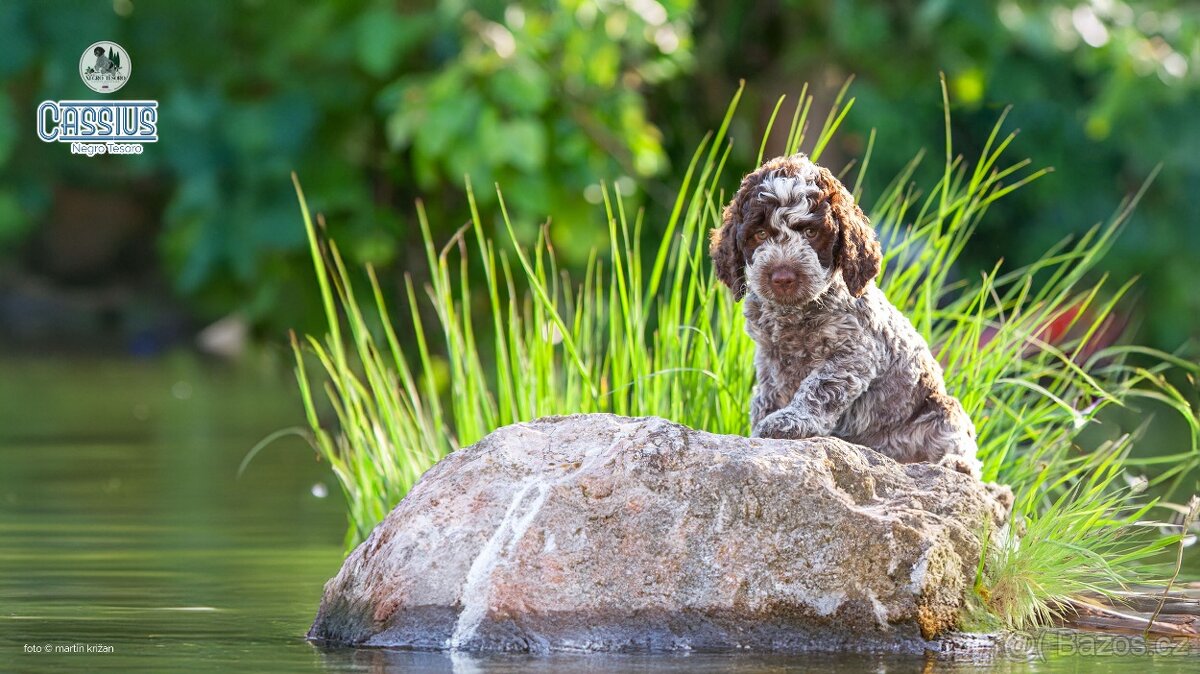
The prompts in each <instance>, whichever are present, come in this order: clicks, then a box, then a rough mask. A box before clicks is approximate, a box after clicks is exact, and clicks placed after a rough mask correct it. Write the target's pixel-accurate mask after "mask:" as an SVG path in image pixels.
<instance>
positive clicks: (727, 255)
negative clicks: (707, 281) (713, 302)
mask: <svg viewBox="0 0 1200 674" xmlns="http://www.w3.org/2000/svg"><path fill="white" fill-rule="evenodd" d="M737 204H738V200H737V199H734V200H733V201H732V202H730V204H729V205H728V206H726V207H725V212H724V213H723V214H722V216H721V219H722V223H721V226H720V227H718V228H717V229H714V230H713V231H712V235H711V240H710V244H709V246H708V254H709V255H711V256H712V260H713V269H714V270H715V271H716V272H717V278H718V279H720V281H721V283H724V284H725V285H727V286H729V289H730V290H731V291H733V299H735V300H740V299H742V297H743V296H745V294H746V258H745V256H743V255H742V247H741V246H740V245H738V240H737V239H738V227H739V226H740V223H739V222H738V215H739V214H738V209H737V208H736V206H737Z"/></svg>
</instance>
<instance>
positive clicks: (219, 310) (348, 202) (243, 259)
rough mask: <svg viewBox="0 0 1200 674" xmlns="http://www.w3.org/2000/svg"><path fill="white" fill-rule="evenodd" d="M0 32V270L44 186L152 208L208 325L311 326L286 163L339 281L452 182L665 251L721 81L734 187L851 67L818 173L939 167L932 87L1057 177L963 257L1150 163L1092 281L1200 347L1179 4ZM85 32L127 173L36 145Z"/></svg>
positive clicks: (219, 23) (111, 18)
mask: <svg viewBox="0 0 1200 674" xmlns="http://www.w3.org/2000/svg"><path fill="white" fill-rule="evenodd" d="M0 31H3V34H4V35H6V36H8V40H9V43H8V45H7V48H6V50H5V51H6V55H7V58H5V59H3V60H0V80H2V81H3V82H4V90H3V93H4V95H2V96H0V176H2V177H3V180H0V247H7V248H8V252H7V253H5V252H3V250H2V249H0V260H4V259H7V260H8V261H10V262H12V261H14V260H15V261H16V262H18V263H21V262H23V261H24V258H25V257H28V252H27V251H28V246H23V245H22V244H23V243H27V242H28V241H30V240H33V239H36V238H37V236H38V232H39V229H41V227H39V226H44V225H46V223H48V222H49V221H51V220H53V219H54V218H56V217H60V216H59V215H58V213H59V210H60V209H58V208H57V207H56V204H57V203H58V202H59V201H61V200H62V199H63V196H62V188H63V187H64V186H69V187H71V188H73V189H82V190H84V191H85V193H87V191H88V190H91V191H93V192H97V193H100V192H103V193H108V194H113V193H118V194H127V195H137V196H136V197H134V196H130V197H129V198H131V199H134V198H136V199H137V200H139V202H140V203H142V204H143V205H147V204H148V205H149V206H147V207H152V208H153V210H154V213H153V215H154V222H155V229H154V237H155V246H154V248H153V250H156V251H157V256H158V263H157V264H158V265H159V266H160V271H159V273H161V274H162V275H163V276H165V277H166V278H168V279H169V280H170V282H171V285H172V290H173V292H174V293H175V294H176V295H177V296H178V297H180V298H182V299H183V300H184V301H186V302H187V303H188V304H189V306H190V307H191V310H192V311H193V313H195V314H196V315H197V316H199V317H201V318H203V319H206V320H207V319H211V318H215V317H217V316H220V315H223V314H226V313H229V312H231V311H235V310H236V311H240V312H242V313H244V314H245V315H247V316H248V317H249V318H250V319H251V320H252V321H254V322H255V323H256V324H258V325H260V326H264V327H266V328H267V329H268V330H269V331H270V332H271V334H278V331H279V330H281V329H283V328H285V327H293V326H294V327H302V328H304V327H311V326H313V325H314V324H315V322H316V321H317V320H319V312H318V311H317V310H316V307H317V304H316V303H315V299H316V296H315V294H314V293H313V289H312V288H311V283H312V280H311V278H310V276H311V273H310V272H311V270H310V269H308V268H307V267H306V259H305V258H306V255H305V251H304V247H303V246H304V231H303V228H302V227H301V226H300V221H299V218H298V215H297V209H296V204H295V199H294V196H293V194H292V192H291V184H290V180H289V173H290V172H291V171H292V170H295V171H297V173H298V174H299V176H300V179H301V181H302V183H303V184H304V187H305V189H306V192H307V193H308V194H309V195H310V199H311V203H312V206H313V208H314V210H316V211H318V212H321V213H324V214H325V215H326V218H327V221H328V223H329V229H330V233H331V234H332V235H333V237H334V238H335V239H337V240H338V241H339V242H340V245H341V249H342V251H343V253H344V254H345V255H346V256H347V257H348V258H349V259H348V262H350V263H351V266H358V265H360V264H361V263H372V264H375V265H377V266H378V267H380V268H381V272H382V274H383V276H384V279H385V283H386V282H387V281H386V279H387V278H389V277H390V278H393V279H398V278H399V277H400V276H401V275H402V274H403V273H405V272H406V271H407V270H408V269H410V268H420V265H419V264H416V262H417V261H418V258H419V247H418V246H416V245H415V244H416V242H417V241H419V234H418V229H417V227H416V224H415V214H414V209H413V201H414V200H415V199H417V198H424V201H425V205H426V208H427V210H428V211H429V213H430V218H431V221H432V223H433V226H434V227H435V233H434V234H435V239H437V240H440V241H445V240H447V239H448V238H449V237H450V236H451V234H452V233H453V232H454V231H455V230H457V229H458V228H459V227H460V226H461V225H462V223H463V222H465V221H466V219H467V217H468V209H467V204H466V199H465V196H464V190H463V183H464V177H465V176H469V177H470V180H471V181H473V183H474V184H475V185H476V186H478V187H480V189H478V190H476V194H477V196H478V197H479V198H480V199H481V201H483V202H484V203H482V204H481V205H482V206H483V207H484V211H485V213H490V212H494V211H495V210H496V209H495V208H494V203H489V202H490V201H491V200H493V199H494V192H493V190H492V189H490V186H491V184H492V183H493V182H498V183H499V184H500V185H501V186H502V187H503V188H504V190H505V195H506V199H507V202H508V206H509V208H510V210H511V211H512V215H513V216H514V223H515V224H516V226H517V227H518V234H520V235H523V236H527V237H532V235H533V231H534V229H535V228H536V227H537V225H538V224H539V223H540V222H542V221H544V220H545V219H546V218H547V217H549V216H553V217H554V219H555V221H556V222H557V223H559V225H558V226H557V227H556V228H553V229H552V230H551V231H552V236H553V243H554V245H555V246H556V248H557V249H558V253H559V259H560V260H561V261H563V262H564V263H565V264H567V265H570V266H582V264H583V262H584V260H585V259H586V253H587V251H588V250H589V249H590V248H591V247H592V246H594V245H597V244H602V243H603V242H604V234H605V232H606V229H605V228H604V227H603V221H602V217H603V209H602V208H600V207H597V206H596V205H595V203H596V202H598V201H599V198H600V189H599V184H600V181H601V180H604V181H610V182H614V183H616V185H617V186H618V187H619V188H620V189H621V191H622V192H623V193H625V194H631V195H632V196H633V201H632V202H631V203H633V204H642V205H644V206H646V208H647V209H648V210H647V217H646V227H645V230H644V231H645V234H646V236H647V238H650V239H653V238H654V237H656V236H658V235H659V233H660V232H661V223H662V222H663V221H664V220H665V217H663V216H664V215H665V213H666V211H667V209H668V208H669V206H670V204H669V203H667V202H666V198H665V197H664V195H668V194H671V193H673V185H674V183H675V181H676V180H677V179H678V176H676V175H674V174H676V173H678V172H679V170H680V168H681V167H682V166H683V165H685V164H686V160H687V156H686V153H687V152H688V151H690V148H692V147H694V146H695V144H696V143H697V142H698V141H699V139H700V138H701V137H702V136H703V134H704V132H705V131H707V130H708V129H710V128H712V127H713V126H714V124H715V123H716V122H717V121H718V120H719V118H720V114H721V112H722V111H723V110H724V106H725V104H726V103H727V101H728V100H729V96H730V94H731V93H732V91H733V89H734V88H735V87H736V85H737V82H738V80H739V79H743V78H744V79H746V80H747V82H748V87H747V95H746V100H745V101H744V102H743V106H742V109H743V110H744V111H747V113H748V114H745V115H743V116H742V117H740V118H739V119H738V120H736V122H735V126H734V128H733V133H732V135H733V137H734V138H735V140H736V141H739V143H740V144H735V147H734V153H733V155H732V157H731V160H730V161H731V169H732V170H731V171H730V173H733V172H735V171H738V170H744V169H748V168H750V166H749V165H750V163H751V162H752V161H753V159H754V155H755V154H756V151H757V143H756V142H746V141H745V140H743V139H750V138H756V136H755V133H756V131H755V130H756V129H759V128H761V127H762V121H763V120H764V119H765V117H766V115H768V114H769V112H770V110H771V108H772V107H773V105H774V103H775V99H776V97H777V96H778V95H779V94H780V93H784V92H790V93H794V92H796V91H797V90H798V89H799V87H800V84H801V83H803V82H805V81H809V82H811V83H812V84H813V91H814V92H815V93H816V94H817V96H818V100H817V105H816V107H818V108H820V107H824V106H825V104H827V103H828V98H829V97H831V96H832V93H833V92H834V91H835V90H836V89H837V87H838V86H840V85H841V83H842V82H843V81H844V79H845V78H846V77H848V76H850V75H852V74H853V75H856V76H857V80H856V82H855V84H854V86H853V88H852V90H851V94H852V95H854V96H856V97H857V103H856V105H855V108H854V110H853V111H852V112H851V114H850V116H849V117H848V119H847V120H846V124H845V126H844V132H843V135H842V136H841V137H840V138H839V140H838V145H837V146H836V147H831V148H830V149H829V151H828V152H827V160H828V161H830V162H831V163H833V162H841V163H844V162H848V161H849V160H850V159H852V158H854V157H857V156H859V155H861V153H862V151H863V149H865V146H866V143H867V140H868V136H869V132H870V130H871V129H872V128H874V129H876V130H877V136H876V143H875V148H874V156H873V159H872V162H873V163H875V164H876V165H877V166H876V168H875V169H873V170H872V171H870V172H869V173H870V175H873V176H887V175H893V174H895V173H896V172H897V171H898V169H899V167H900V166H901V165H902V164H903V163H904V162H906V161H908V160H909V159H910V158H911V157H912V155H913V154H914V153H915V152H916V151H918V149H920V148H921V147H926V148H928V149H929V150H930V151H933V152H935V153H936V152H939V151H940V147H941V137H942V127H941V124H942V118H941V112H942V111H941V108H940V104H939V100H938V99H939V94H938V87H937V73H938V72H939V71H944V72H946V74H947V77H948V80H949V82H950V85H951V96H952V101H953V102H954V105H955V110H954V133H955V134H956V136H957V137H956V139H955V141H956V143H955V144H956V147H962V148H965V150H964V151H968V152H969V151H971V150H974V149H977V148H979V147H981V146H982V145H983V142H984V140H985V138H986V134H987V132H988V131H990V129H991V125H992V123H993V122H994V121H995V118H996V117H997V115H998V114H999V112H1000V111H1001V109H1002V108H1003V106H1005V105H1007V104H1009V103H1012V104H1014V105H1015V108H1014V111H1013V113H1012V115H1011V117H1010V120H1011V123H1013V124H1015V126H1018V127H1020V128H1021V129H1022V135H1021V136H1020V137H1019V138H1018V140H1017V141H1016V142H1015V144H1014V151H1015V152H1017V153H1018V154H1021V155H1027V156H1032V157H1033V158H1034V159H1035V161H1037V162H1039V163H1046V164H1050V165H1053V166H1054V167H1056V169H1057V172H1056V174H1055V175H1053V176H1050V177H1049V178H1047V179H1045V180H1042V181H1039V182H1038V183H1037V184H1036V185H1034V186H1032V187H1031V188H1030V189H1027V190H1022V191H1021V193H1020V195H1019V196H1017V197H1016V198H1014V199H1010V200H1006V202H1005V204H1003V205H1002V206H998V207H997V210H996V211H995V212H993V213H991V214H989V217H988V218H986V219H985V224H984V229H983V230H982V231H981V232H980V233H979V234H978V236H977V237H976V238H975V241H976V242H977V244H978V247H977V248H976V252H977V255H976V256H975V258H974V259H975V260H977V261H978V263H979V264H983V263H985V262H990V261H992V260H994V259H995V258H996V257H998V256H999V255H1005V256H1008V257H1009V258H1010V259H1012V261H1013V262H1022V261H1028V260H1030V259H1032V258H1033V257H1034V256H1035V255H1036V254H1038V253H1041V252H1042V251H1044V250H1045V249H1046V248H1047V246H1048V245H1049V244H1050V243H1052V242H1053V241H1057V240H1059V239H1060V238H1062V237H1063V236H1065V235H1067V234H1069V233H1071V232H1079V231H1081V230H1082V229H1084V228H1086V227H1087V226H1089V225H1091V224H1093V223H1095V222H1097V221H1100V220H1102V219H1103V218H1104V217H1106V216H1107V215H1109V214H1111V213H1112V211H1113V210H1114V209H1115V207H1116V205H1117V203H1118V201H1119V200H1120V199H1121V198H1122V197H1123V196H1125V195H1126V194H1128V193H1130V192H1131V191H1133V189H1134V188H1135V187H1136V186H1137V185H1138V184H1139V183H1140V182H1141V181H1142V180H1143V179H1144V178H1145V177H1146V175H1148V174H1149V173H1150V171H1151V169H1152V168H1153V167H1154V166H1155V165H1156V164H1157V163H1159V162H1162V163H1163V164H1164V170H1163V171H1162V173H1161V175H1160V177H1159V179H1158V181H1157V182H1156V184H1155V185H1154V186H1153V188H1152V189H1151V190H1150V192H1149V194H1148V195H1147V198H1146V199H1145V201H1144V202H1143V205H1142V206H1141V208H1140V209H1139V212H1138V213H1137V214H1136V215H1135V217H1134V219H1133V221H1132V223H1131V226H1130V228H1129V230H1128V231H1127V232H1126V234H1125V235H1124V236H1123V238H1122V239H1121V241H1119V242H1118V245H1117V250H1116V251H1115V252H1114V254H1113V255H1112V256H1110V258H1109V261H1110V268H1111V270H1112V271H1113V272H1114V273H1115V274H1117V275H1118V276H1120V277H1127V276H1130V275H1134V274H1142V275H1144V281H1143V284H1142V286H1141V287H1142V289H1143V290H1144V296H1143V299H1144V302H1142V303H1141V305H1142V306H1141V309H1142V312H1141V313H1142V317H1143V319H1144V321H1145V323H1144V326H1143V327H1144V328H1146V329H1147V330H1148V334H1147V335H1145V338H1147V339H1149V340H1151V341H1153V342H1155V343H1158V344H1162V345H1166V346H1174V345H1177V344H1178V343H1179V342H1180V341H1182V340H1183V339H1185V338H1186V337H1188V336H1189V335H1197V334H1200V299H1198V298H1197V294H1196V293H1194V292H1192V287H1193V285H1194V284H1193V283H1192V282H1191V280H1190V277H1191V273H1190V272H1191V271H1192V270H1191V268H1190V267H1191V265H1192V261H1193V260H1194V259H1196V257H1197V255H1198V254H1200V223H1198V222H1197V215H1198V214H1197V208H1196V206H1195V205H1194V199H1193V198H1192V195H1194V194H1197V193H1200V124H1197V123H1196V122H1195V121H1194V112H1193V111H1194V110H1195V109H1196V108H1197V106H1198V104H1200V86H1198V84H1200V77H1198V75H1197V72H1198V70H1200V62H1198V59H1200V8H1196V7H1195V6H1192V5H1178V4H1177V3H1172V2H1165V1H1163V0H1148V1H1146V2H1137V3H1128V2H1123V1H1121V0H1092V1H1090V2H1057V1H1052V2H1032V1H1022V2H1016V1H1014V0H1004V1H1003V2H999V3H991V2H952V1H950V0H899V1H896V2H884V1H883V0H832V1H831V2H822V3H812V2H801V1H800V0H784V1H783V2H779V3H740V2H733V1H731V0H713V1H710V2H705V3H701V4H699V5H693V2H691V0H669V1H662V0H625V1H617V0H599V1H592V0H558V1H557V2H543V3H511V4H509V3H504V2H498V1H487V2H472V3H468V2H465V1H463V0H440V1H438V2H408V1H400V2H395V1H384V0H345V1H342V2H328V3H324V2H323V3H287V2H282V1H278V0H239V1H227V2H213V3H179V2H151V1H145V2H143V1H137V2H130V1H129V0H114V1H113V2H108V1H88V2H84V1H68V0H49V1H38V0H10V1H9V2H6V3H4V4H3V5H0ZM99 39H112V40H115V41H117V42H119V43H120V44H122V45H123V46H125V47H126V49H127V50H128V51H129V53H130V58H131V59H132V61H133V75H132V77H131V79H130V81H129V83H128V85H127V86H126V87H125V88H124V89H122V90H121V92H119V93H118V94H117V95H116V96H117V97H120V98H152V99H157V100H159V101H160V103H161V113H160V129H159V136H160V138H161V140H160V142H159V143H158V144H157V145H156V146H151V147H147V151H146V152H145V154H143V155H141V156H138V157H120V158H111V157H100V158H92V159H87V158H82V157H73V156H71V155H70V154H69V152H68V150H67V148H66V147H65V146H62V145H47V144H43V143H40V142H39V141H38V140H37V139H36V135H35V134H34V132H33V124H32V123H31V122H32V119H31V118H32V116H33V114H32V113H33V110H34V109H35V108H36V106H37V104H38V102H40V101H41V100H44V99H70V98H92V97H94V95H93V94H91V92H89V91H87V89H86V88H85V87H84V86H83V84H82V82H80V80H79V77H78V74H77V72H76V66H77V62H78V55H79V54H80V53H81V52H82V50H83V49H84V48H85V47H86V46H87V45H88V44H90V43H91V42H93V41H95V40H99ZM822 97H824V100H823V99H822ZM778 145H782V139H779V143H778ZM928 163H929V164H930V165H936V164H937V162H928ZM876 169H877V170H876ZM931 170H932V169H931ZM131 186H136V187H137V189H136V190H135V189H133V188H132V187H131ZM882 188H883V185H873V184H870V183H868V184H867V185H866V189H867V190H868V193H871V191H872V190H874V191H876V192H877V191H878V190H881V189H882ZM146 195H149V196H146ZM968 252H969V253H970V252H971V251H968ZM965 262H966V263H967V266H964V268H963V269H962V270H960V273H962V274H972V273H974V270H973V269H970V268H968V267H969V263H970V258H968V259H967V260H966V261H965ZM114 264H116V263H114Z"/></svg>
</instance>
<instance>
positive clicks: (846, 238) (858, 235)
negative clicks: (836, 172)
mask: <svg viewBox="0 0 1200 674" xmlns="http://www.w3.org/2000/svg"><path fill="white" fill-rule="evenodd" d="M820 180H821V182H822V183H824V185H822V188H823V190H822V191H823V192H825V194H826V195H827V197H826V198H827V199H828V203H829V211H830V214H831V215H832V216H833V219H834V220H836V221H837V225H838V249H839V250H838V255H837V265H838V267H840V268H841V270H842V279H843V280H845V281H846V288H847V289H848V290H849V291H850V294H851V295H853V296H855V297H860V296H862V294H863V293H864V292H865V291H866V289H867V286H868V285H869V284H870V283H871V279H873V278H875V277H876V276H878V275H879V264H880V261H881V260H882V259H883V255H882V253H881V251H880V248H879V240H878V239H876V238H875V229H874V228H873V227H871V221H870V220H868V219H867V216H866V214H865V213H863V212H862V209H861V208H859V207H858V204H856V203H854V197H852V196H850V193H849V192H847V191H846V188H845V187H843V186H842V183H841V181H839V180H838V179H837V178H835V177H834V176H833V174H832V173H830V172H829V171H828V169H824V168H822V169H821V177H820Z"/></svg>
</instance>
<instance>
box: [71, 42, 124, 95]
mask: <svg viewBox="0 0 1200 674" xmlns="http://www.w3.org/2000/svg"><path fill="white" fill-rule="evenodd" d="M132 72H133V63H132V62H131V61H130V60H129V52H127V51H125V50H124V49H122V48H121V45H119V44H117V43H116V42H109V41H107V40H101V41H100V42H97V43H95V44H93V45H92V46H90V47H88V48H87V49H85V50H84V51H83V56H80V57H79V76H80V77H81V78H83V83H84V84H86V85H87V86H88V88H89V89H91V90H92V91H95V92H97V93H100V94H111V93H112V92H114V91H116V90H117V89H120V88H121V87H123V86H125V83H126V82H128V81H129V74H130V73H132Z"/></svg>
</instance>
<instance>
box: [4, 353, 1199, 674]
mask: <svg viewBox="0 0 1200 674" xmlns="http://www.w3.org/2000/svg"><path fill="white" fill-rule="evenodd" d="M301 423H302V417H301V414H300V406H299V402H298V400H297V398H296V396H295V394H294V393H293V385H292V382H291V380H290V378H289V376H288V374H287V372H286V370H285V368H283V367H264V368H262V369H261V370H258V371H250V370H247V369H246V368H242V369H240V370H235V369H230V368H229V367H227V366H223V365H220V364H215V363H210V362H204V361H198V360H196V359H193V358H191V357H186V356H176V357H169V358H166V359H163V360H156V361H69V360H62V359H58V360H48V359H32V360H31V359H23V360H15V359H9V360H0V671H3V672H7V671H19V672H40V671H120V672H136V671H152V672H167V671H171V672H177V671H204V672H225V671H280V672H284V671H301V672H312V671H316V672H321V671H324V672H359V671H370V672H383V671H404V672H409V671H411V672H455V673H458V674H475V673H482V672H513V673H516V672H547V673H549V672H592V671H639V672H650V673H656V674H668V673H670V674H674V673H680V674H682V673H684V672H688V673H690V672H698V673H703V672H714V673H715V672H727V671H733V672H745V673H748V672H784V671H799V670H804V671H819V672H859V671H869V672H910V671H942V670H952V671H985V670H986V671H1000V672H1107V673H1120V672H1138V673H1139V674H1145V673H1146V672H1174V671H1200V664H1198V663H1200V661H1197V660H1196V659H1194V658H1180V657H1166V656H1149V655H1140V656H1128V657H1115V656H1079V655H1069V654H1067V655H1059V656H1056V657H1052V658H1050V659H1048V660H1046V661H1040V660H1023V661H1019V662H1009V661H1006V660H1003V659H1000V660H999V661H993V662H985V661H971V660H959V661H946V660H938V659H936V658H931V657H930V658H922V657H917V658H911V657H905V658H896V657H883V656H828V655H823V656H803V657H798V656H791V657H762V656H749V655H701V654H693V655H686V656H595V655H589V656H566V655H562V656H552V657H542V658H531V657H518V656H507V657H505V656H498V657H489V658H473V657H468V656H454V657H450V656H446V655H440V654H416V653H401V652H385V651H379V650H365V649H363V650H355V649H340V650H332V651H323V650H321V649H318V648H316V647H314V646H312V645H311V644H309V643H307V642H305V641H304V639H303V634H304V632H305V630H306V629H307V628H308V625H309V623H310V622H311V620H312V617H313V614H314V613H315V611H316V607H317V602H318V600H319V598H320V593H321V588H322V585H323V584H324V582H325V580H326V579H328V578H329V577H330V576H332V575H333V574H334V573H335V572H336V571H337V569H338V567H339V565H340V564H341V560H342V552H341V541H342V535H343V532H344V527H345V522H344V518H343V513H342V506H341V503H340V501H339V492H338V488H337V485H336V483H335V482H334V480H333V477H332V475H331V474H329V473H328V471H327V470H326V467H325V466H324V465H323V464H321V463H319V462H318V461H316V460H315V457H314V455H313V453H312V451H311V450H309V449H308V447H307V445H305V443H304V442H303V441H302V440H299V439H297V438H291V437H289V438H284V439H282V440H280V441H278V442H277V443H275V444H273V445H272V446H270V447H269V448H268V449H266V450H264V451H263V452H262V453H260V454H259V455H258V456H257V457H256V458H255V460H254V461H253V462H252V463H251V464H250V465H249V467H248V468H247V469H246V471H245V472H244V474H243V475H242V476H241V477H240V478H239V477H237V468H238V465H239V463H240V462H241V461H242V459H243V457H244V456H245V455H246V452H247V451H248V450H249V449H250V448H251V447H252V446H253V445H254V444H255V443H256V442H258V441H259V440H260V439H262V438H263V437H264V436H265V435H267V434H268V433H270V432H272V431H275V430H278V429H281V428H286V427H290V426H298V425H300V424H301ZM322 494H327V495H326V496H324V497H322V496H321V495H322ZM89 646H90V647H91V648H92V649H93V652H90V653H89V652H87V648H88V647H89ZM56 649H57V650H60V651H62V650H67V651H70V650H72V649H74V650H78V651H82V652H77V653H73V652H58V653H55V652H54V651H55V650H56ZM104 651H107V652H104ZM1060 652H1061V651H1060Z"/></svg>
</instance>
